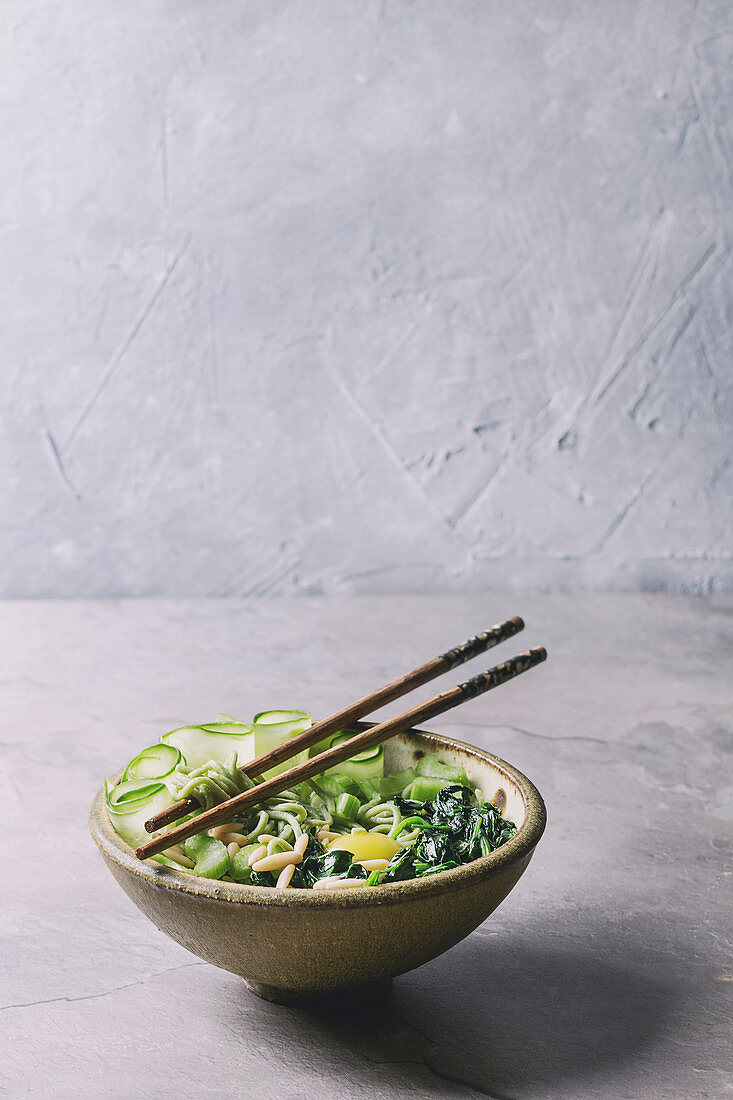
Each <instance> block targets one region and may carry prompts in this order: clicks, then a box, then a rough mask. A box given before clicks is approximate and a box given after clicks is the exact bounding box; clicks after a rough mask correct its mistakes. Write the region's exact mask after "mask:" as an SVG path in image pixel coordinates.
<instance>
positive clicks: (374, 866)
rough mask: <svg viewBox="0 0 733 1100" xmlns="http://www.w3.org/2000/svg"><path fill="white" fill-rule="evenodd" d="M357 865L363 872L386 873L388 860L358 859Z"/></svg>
mask: <svg viewBox="0 0 733 1100" xmlns="http://www.w3.org/2000/svg"><path fill="white" fill-rule="evenodd" d="M359 863H360V864H361V866H362V867H363V868H364V870H365V871H386V870H387V864H388V863H389V860H388V859H360V860H359Z"/></svg>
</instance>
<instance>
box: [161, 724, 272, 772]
mask: <svg viewBox="0 0 733 1100" xmlns="http://www.w3.org/2000/svg"><path fill="white" fill-rule="evenodd" d="M160 740H161V742H162V743H163V744H165V745H173V746H175V747H176V748H178V749H180V751H181V752H182V753H183V756H184V757H185V759H186V762H187V764H188V767H189V768H192V769H195V768H200V767H202V766H203V765H204V764H207V763H208V762H209V761H210V760H216V761H218V762H220V763H223V762H224V761H225V760H226V759H227V758H228V757H229V756H230V755H231V753H232V751H236V753H237V760H238V763H239V764H240V765H241V764H246V763H247V761H248V760H251V759H252V758H253V757H254V755H255V738H254V733H253V728H252V726H250V725H249V724H248V723H247V722H211V723H207V724H206V725H201V726H182V727H181V728H180V729H176V730H171V731H170V732H169V733H164V734H163V736H162V737H161V739H160Z"/></svg>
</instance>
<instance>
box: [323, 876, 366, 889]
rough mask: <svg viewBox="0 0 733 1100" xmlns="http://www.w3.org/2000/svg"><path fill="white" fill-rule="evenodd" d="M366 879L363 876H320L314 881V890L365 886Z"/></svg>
mask: <svg viewBox="0 0 733 1100" xmlns="http://www.w3.org/2000/svg"><path fill="white" fill-rule="evenodd" d="M365 881H366V879H363V878H337V877H336V876H332V877H331V878H319V880H318V882H314V883H313V889H314V890H351V889H353V887H355V886H363V885H364V883H365Z"/></svg>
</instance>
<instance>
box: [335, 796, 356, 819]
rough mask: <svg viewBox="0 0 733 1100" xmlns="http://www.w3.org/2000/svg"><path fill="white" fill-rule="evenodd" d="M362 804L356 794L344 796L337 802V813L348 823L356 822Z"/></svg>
mask: <svg viewBox="0 0 733 1100" xmlns="http://www.w3.org/2000/svg"><path fill="white" fill-rule="evenodd" d="M360 805H361V803H360V802H359V799H358V798H357V797H356V795H354V794H342V795H340V797H339V798H338V800H337V802H336V813H337V814H340V815H341V817H345V818H346V820H347V821H355V820H356V815H357V814H358V812H359V807H360Z"/></svg>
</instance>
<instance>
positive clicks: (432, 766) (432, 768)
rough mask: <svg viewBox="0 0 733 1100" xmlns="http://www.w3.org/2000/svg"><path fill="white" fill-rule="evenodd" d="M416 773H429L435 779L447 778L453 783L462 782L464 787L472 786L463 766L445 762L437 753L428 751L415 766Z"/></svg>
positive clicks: (419, 774)
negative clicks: (459, 766) (458, 766)
mask: <svg viewBox="0 0 733 1100" xmlns="http://www.w3.org/2000/svg"><path fill="white" fill-rule="evenodd" d="M415 775H416V776H422V775H428V776H431V777H432V778H433V779H445V780H448V781H449V782H451V783H460V785H461V786H462V787H468V786H470V783H469V782H468V777H467V776H466V773H465V771H464V770H463V768H454V767H452V766H451V765H450V764H443V763H442V761H441V760H439V759H438V756H437V753H434V752H429V753H426V754H425V756H423V757H422V758H421V759H420V760H419V761H418V765H417V767H416V768H415Z"/></svg>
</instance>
